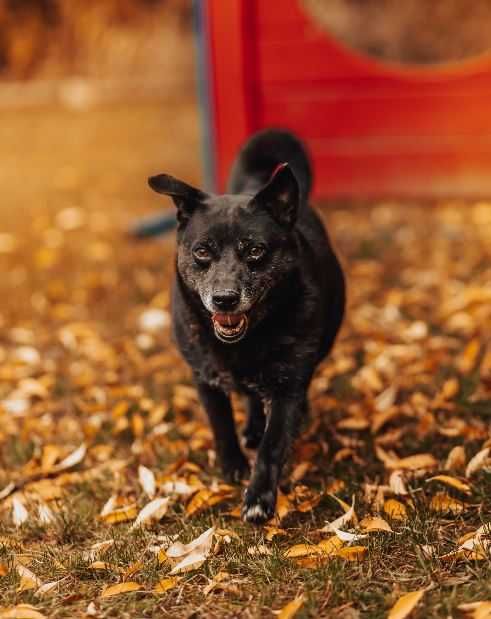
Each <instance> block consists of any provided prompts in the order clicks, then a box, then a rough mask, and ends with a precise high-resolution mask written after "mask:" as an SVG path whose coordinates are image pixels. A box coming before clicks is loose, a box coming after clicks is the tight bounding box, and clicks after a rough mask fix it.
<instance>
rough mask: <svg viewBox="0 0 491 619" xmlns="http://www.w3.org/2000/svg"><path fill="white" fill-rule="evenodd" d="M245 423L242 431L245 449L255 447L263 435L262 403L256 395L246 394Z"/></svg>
mask: <svg viewBox="0 0 491 619" xmlns="http://www.w3.org/2000/svg"><path fill="white" fill-rule="evenodd" d="M246 405H247V423H246V426H245V428H244V431H243V433H242V436H243V439H244V447H247V449H257V448H258V447H259V444H260V443H261V439H262V438H263V435H264V426H265V425H266V417H265V415H264V404H263V401H262V399H261V398H260V397H259V396H257V395H253V394H251V395H247V396H246Z"/></svg>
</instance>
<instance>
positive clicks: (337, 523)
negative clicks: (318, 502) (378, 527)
mask: <svg viewBox="0 0 491 619" xmlns="http://www.w3.org/2000/svg"><path fill="white" fill-rule="evenodd" d="M333 498H335V499H336V501H338V502H340V499H338V498H337V497H333ZM342 503H344V501H343V502H342ZM345 507H348V510H347V511H345V513H344V514H343V515H342V516H339V518H336V520H333V521H332V522H328V523H327V524H326V525H325V526H324V527H322V529H320V530H321V531H323V532H327V531H332V532H333V533H335V531H336V529H339V528H340V527H344V526H345V525H346V524H348V523H349V522H351V520H353V519H354V518H355V496H354V495H353V499H352V502H351V507H349V506H348V505H347V504H346V503H344V506H343V508H345Z"/></svg>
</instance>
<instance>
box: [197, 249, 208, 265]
mask: <svg viewBox="0 0 491 619" xmlns="http://www.w3.org/2000/svg"><path fill="white" fill-rule="evenodd" d="M193 255H194V258H195V260H196V261H197V262H198V263H199V264H206V263H208V262H210V260H211V252H210V251H209V250H208V249H206V247H197V248H196V249H195V250H194V251H193Z"/></svg>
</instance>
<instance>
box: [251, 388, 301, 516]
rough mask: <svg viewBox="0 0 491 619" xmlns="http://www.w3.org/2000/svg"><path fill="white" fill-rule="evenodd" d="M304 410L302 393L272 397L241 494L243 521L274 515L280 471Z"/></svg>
mask: <svg viewBox="0 0 491 619" xmlns="http://www.w3.org/2000/svg"><path fill="white" fill-rule="evenodd" d="M306 412H307V400H306V397H305V394H303V395H302V396H283V397H276V398H273V400H272V404H271V412H270V414H269V416H268V419H267V423H266V430H265V432H264V436H263V440H262V441H261V444H260V446H259V450H258V454H257V459H256V464H255V467H254V471H253V473H252V477H251V481H250V483H249V487H248V488H247V491H246V493H245V497H244V505H243V507H242V517H243V518H244V520H246V521H248V522H252V523H254V524H260V523H262V522H265V521H266V520H269V519H270V518H272V517H273V516H274V511H275V507H276V495H277V492H278V482H279V480H280V476H281V471H282V468H283V465H284V464H285V461H286V459H287V457H288V455H289V452H290V449H291V446H292V444H293V441H294V439H295V437H296V435H297V433H298V429H299V426H300V419H301V416H302V415H305V414H306Z"/></svg>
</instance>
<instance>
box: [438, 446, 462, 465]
mask: <svg viewBox="0 0 491 619" xmlns="http://www.w3.org/2000/svg"><path fill="white" fill-rule="evenodd" d="M466 461H467V459H466V456H465V449H464V448H463V447H462V446H461V445H457V446H456V447H454V448H453V449H451V450H450V452H449V454H448V456H447V460H446V462H445V465H444V467H443V468H444V470H445V471H461V470H464V469H465V463H466Z"/></svg>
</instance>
